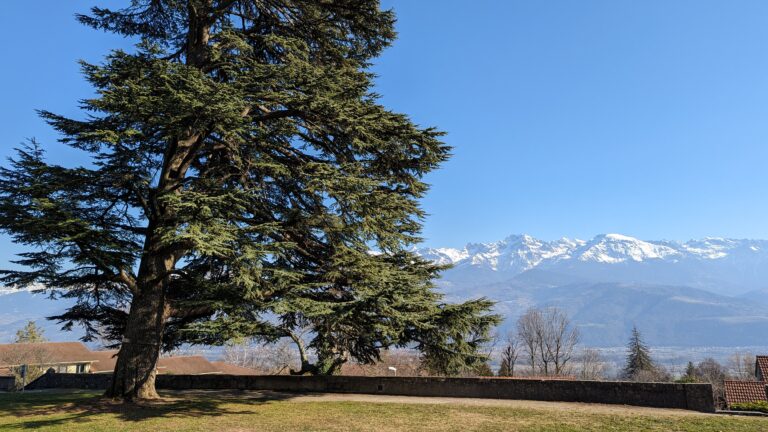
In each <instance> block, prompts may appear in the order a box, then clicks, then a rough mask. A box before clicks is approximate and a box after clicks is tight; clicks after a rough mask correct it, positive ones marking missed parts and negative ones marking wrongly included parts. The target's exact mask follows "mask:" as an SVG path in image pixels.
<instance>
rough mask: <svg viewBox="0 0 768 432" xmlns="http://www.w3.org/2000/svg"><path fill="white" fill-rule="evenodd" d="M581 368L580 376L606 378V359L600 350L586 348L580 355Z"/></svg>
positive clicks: (586, 378)
mask: <svg viewBox="0 0 768 432" xmlns="http://www.w3.org/2000/svg"><path fill="white" fill-rule="evenodd" d="M579 360H580V363H581V369H580V371H579V378H581V379H584V380H595V381H599V380H602V379H603V378H605V361H604V359H603V356H602V355H600V351H598V350H596V349H594V348H584V349H583V350H582V351H581V354H580V356H579Z"/></svg>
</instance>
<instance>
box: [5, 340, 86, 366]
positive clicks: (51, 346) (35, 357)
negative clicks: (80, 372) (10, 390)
mask: <svg viewBox="0 0 768 432" xmlns="http://www.w3.org/2000/svg"><path fill="white" fill-rule="evenodd" d="M95 360H96V358H95V357H94V356H93V355H92V354H91V351H90V350H89V349H88V348H86V346H85V345H84V344H83V343H82V342H40V343H21V344H0V366H18V365H19V364H21V363H20V362H22V361H23V362H25V363H29V364H46V365H50V364H59V363H67V364H72V363H90V362H93V361H95Z"/></svg>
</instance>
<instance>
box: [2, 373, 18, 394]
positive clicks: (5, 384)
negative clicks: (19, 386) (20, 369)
mask: <svg viewBox="0 0 768 432" xmlns="http://www.w3.org/2000/svg"><path fill="white" fill-rule="evenodd" d="M15 386H16V378H15V377H12V376H1V377H0V391H9V390H13V388H14V387H15Z"/></svg>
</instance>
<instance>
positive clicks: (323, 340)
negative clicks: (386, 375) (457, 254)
mask: <svg viewBox="0 0 768 432" xmlns="http://www.w3.org/2000/svg"><path fill="white" fill-rule="evenodd" d="M79 19H80V20H81V21H82V22H83V23H85V24H87V25H89V26H92V27H94V28H97V29H103V30H106V31H110V32H114V33H118V34H122V35H126V36H130V37H134V38H136V40H138V41H139V42H138V44H137V45H136V49H135V50H134V51H133V52H124V51H120V50H117V51H113V52H112V53H110V54H109V55H108V56H107V57H106V59H105V61H104V62H103V63H102V64H98V65H97V64H87V63H83V65H82V67H83V72H84V74H85V77H86V79H87V80H88V81H89V82H90V83H91V84H92V85H93V86H94V88H95V90H96V96H95V97H94V98H92V99H87V100H84V101H83V102H82V106H83V109H84V110H85V111H86V112H87V114H88V115H87V116H85V117H84V118H83V119H80V120H78V119H70V118H65V117H62V116H60V115H57V114H54V113H51V112H47V111H43V112H41V115H42V117H43V118H44V119H45V120H46V121H48V123H49V124H50V125H52V126H53V127H54V128H55V129H56V130H57V131H58V132H60V133H61V136H62V138H61V140H60V142H61V143H62V144H64V145H67V146H70V147H72V148H73V149H76V150H79V151H82V152H85V153H86V154H89V155H90V160H88V161H87V163H85V164H84V165H83V166H80V167H64V166H59V165H56V164H53V163H50V162H48V161H47V160H46V159H45V155H44V152H43V148H42V146H41V145H39V144H38V143H36V142H34V141H33V142H31V143H30V144H29V145H27V146H25V147H23V148H21V149H19V151H18V155H17V156H16V158H15V159H14V160H13V161H12V163H11V165H10V166H9V167H6V168H3V169H2V170H1V171H0V228H1V229H2V230H3V231H4V232H7V233H10V234H11V235H12V236H13V238H14V240H15V242H16V243H17V244H23V245H27V246H30V247H31V251H30V252H26V253H23V254H21V255H20V259H19V261H18V263H19V264H21V265H23V266H24V267H26V269H27V270H25V271H5V272H3V275H4V276H3V278H2V282H3V283H6V284H13V285H20V286H24V285H29V284H34V283H39V284H42V285H44V286H46V287H48V288H49V289H52V290H55V291H56V292H58V293H60V295H63V296H67V297H72V298H75V299H77V305H76V306H74V307H73V308H71V309H70V310H69V311H67V312H66V313H64V314H63V315H61V316H59V317H57V318H58V319H59V320H61V321H62V322H64V323H65V325H66V326H71V325H73V324H74V323H79V324H81V325H83V326H85V329H86V331H87V336H86V337H87V338H92V337H95V336H97V335H101V336H105V337H106V338H108V339H111V340H113V341H114V342H115V344H118V343H119V341H120V339H121V337H122V335H123V334H124V333H125V332H128V333H131V334H132V335H134V336H132V337H133V338H134V339H136V337H135V335H142V334H143V333H145V330H146V333H147V334H148V335H149V336H147V338H148V340H152V331H154V329H156V327H152V328H150V327H147V328H146V329H143V328H133V329H127V326H129V324H127V323H130V322H132V321H131V320H130V319H129V318H128V313H127V311H128V308H129V306H130V305H131V304H132V303H134V306H136V304H135V303H136V301H135V299H136V298H142V302H143V303H142V308H144V311H145V313H149V312H147V311H148V310H150V309H151V308H155V312H156V314H157V315H158V316H159V317H160V319H161V320H162V323H161V326H160V328H161V330H162V332H163V335H162V342H163V344H164V346H165V348H172V347H175V346H178V345H179V344H182V343H185V342H193V343H216V344H220V343H224V342H225V341H226V340H228V339H231V338H235V337H240V336H256V337H260V338H262V339H264V340H267V341H272V340H276V339H278V338H281V337H290V336H291V335H293V334H294V332H295V331H296V330H297V329H299V328H304V327H309V328H310V329H311V331H310V333H309V335H310V336H309V340H308V341H307V342H308V345H309V347H310V348H312V349H314V351H315V352H316V354H317V356H318V359H319V361H318V364H317V365H314V367H313V369H312V371H314V372H316V373H333V372H334V371H336V370H337V369H338V367H339V366H340V364H341V363H343V362H344V361H346V359H347V358H349V357H352V358H354V359H356V360H358V361H361V362H364V363H366V362H374V361H376V360H377V359H378V356H379V352H380V349H382V348H385V347H389V346H405V345H408V344H414V345H416V346H417V347H418V348H420V349H421V350H422V351H423V352H424V356H425V361H426V362H427V364H428V365H430V367H431V368H432V369H433V370H436V371H441V372H443V373H457V372H458V371H461V370H465V369H467V368H472V367H474V366H475V365H476V364H477V363H478V362H481V361H483V360H484V356H482V355H481V354H479V353H478V351H477V349H478V347H479V346H480V344H482V343H483V342H485V341H486V338H487V331H488V329H489V328H490V327H491V326H493V325H494V324H495V323H497V322H498V317H496V316H493V315H490V314H489V313H488V311H489V309H490V307H491V303H490V302H488V301H486V300H483V299H481V300H476V301H471V302H467V303H464V304H447V303H445V302H443V301H442V298H441V295H440V294H438V293H437V292H435V290H434V286H433V284H432V280H433V279H434V278H435V277H436V276H437V275H438V273H439V271H440V270H441V268H439V267H436V266H433V265H431V264H430V263H426V262H424V261H422V260H420V259H419V258H418V257H417V256H415V255H414V254H413V253H411V252H409V251H408V250H409V247H410V246H411V245H413V244H414V243H415V242H417V241H418V240H419V232H420V229H421V219H422V217H423V216H424V213H423V211H422V210H421V209H420V207H419V203H418V201H419V199H420V198H421V197H422V196H423V195H424V194H425V192H426V191H427V185H426V184H425V183H424V182H423V181H422V177H423V176H424V175H425V174H426V173H428V172H430V171H431V170H433V169H435V168H437V167H438V166H439V164H440V163H441V162H443V161H445V160H446V159H447V158H448V156H449V148H448V147H447V146H446V145H444V144H443V143H442V142H441V141H440V140H439V137H440V136H441V132H439V131H437V130H435V129H432V128H421V127H418V126H416V125H414V124H413V123H412V122H411V121H410V120H409V119H408V118H407V117H406V116H405V115H403V114H399V113H394V112H391V111H389V110H387V109H386V108H384V107H383V106H381V105H380V104H379V103H378V96H377V95H376V94H375V93H373V92H372V90H371V86H372V78H373V74H372V73H371V72H370V71H369V70H368V67H369V65H370V62H371V61H372V60H373V58H375V57H376V56H377V55H379V54H380V52H381V51H382V50H383V49H384V48H385V47H386V46H388V45H389V44H390V43H391V41H392V40H393V38H394V35H395V33H394V29H393V23H394V15H393V14H392V12H390V11H381V10H380V7H379V3H378V1H375V0H363V1H360V0H354V1H353V0H334V1H315V0H275V1H269V2H261V1H253V0H184V1H176V0H173V1H171V0H151V1H150V0H134V1H132V2H131V4H130V6H128V7H126V8H125V9H121V10H114V11H113V10H107V9H100V8H94V9H93V10H92V13H91V14H90V15H87V16H80V17H79ZM374 251H375V253H374ZM139 294H141V295H139ZM134 309H137V308H136V307H134V308H133V309H131V311H132V313H133V311H134ZM132 325H134V326H136V324H132ZM146 325H147V326H149V325H150V323H146ZM136 343H137V344H138V343H139V342H136ZM142 343H144V342H142ZM147 343H150V342H147ZM123 346H124V347H125V343H124V344H123ZM122 355H123V352H122V351H121V356H122ZM142 355H143V354H141V353H138V351H136V352H135V353H134V354H133V356H134V359H136V358H141V356H142ZM120 364H122V363H119V365H120ZM118 367H120V366H118Z"/></svg>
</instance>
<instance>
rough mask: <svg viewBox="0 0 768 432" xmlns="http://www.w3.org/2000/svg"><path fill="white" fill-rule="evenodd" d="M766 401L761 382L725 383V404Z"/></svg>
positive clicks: (767, 397) (763, 386)
mask: <svg viewBox="0 0 768 432" xmlns="http://www.w3.org/2000/svg"><path fill="white" fill-rule="evenodd" d="M756 401H768V396H766V393H765V383H764V382H763V381H725V403H726V404H728V406H731V405H732V404H735V403H742V402H756Z"/></svg>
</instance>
